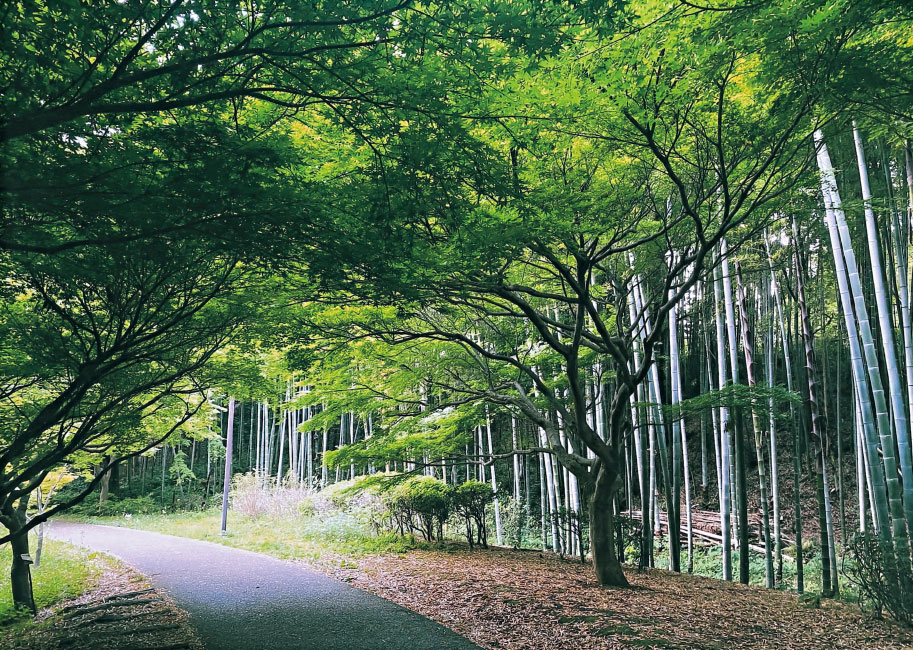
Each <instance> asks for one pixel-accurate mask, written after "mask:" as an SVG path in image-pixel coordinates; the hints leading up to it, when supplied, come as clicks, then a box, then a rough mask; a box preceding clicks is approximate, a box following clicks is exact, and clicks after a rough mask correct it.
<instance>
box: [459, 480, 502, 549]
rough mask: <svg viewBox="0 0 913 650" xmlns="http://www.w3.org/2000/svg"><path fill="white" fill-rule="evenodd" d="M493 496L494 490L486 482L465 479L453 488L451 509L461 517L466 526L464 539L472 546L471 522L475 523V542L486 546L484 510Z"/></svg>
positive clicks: (486, 527) (486, 531) (486, 529)
mask: <svg viewBox="0 0 913 650" xmlns="http://www.w3.org/2000/svg"><path fill="white" fill-rule="evenodd" d="M494 498H495V493H494V490H492V489H491V486H490V485H489V484H488V483H482V482H480V481H466V482H465V483H463V484H462V485H458V486H457V487H455V488H453V509H454V510H455V511H456V512H457V513H458V514H459V515H460V516H461V517H462V518H463V523H464V524H465V526H466V541H467V542H469V548H470V549H471V548H472V547H473V524H475V533H476V534H475V542H476V543H477V544H478V545H479V546H481V547H482V548H488V524H487V522H486V519H485V510H486V508H487V507H488V504H489V503H491V502H492V501H493V500H494Z"/></svg>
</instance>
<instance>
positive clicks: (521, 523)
mask: <svg viewBox="0 0 913 650" xmlns="http://www.w3.org/2000/svg"><path fill="white" fill-rule="evenodd" d="M501 519H502V521H501V526H502V527H503V531H504V538H505V539H507V541H508V542H510V544H511V545H512V546H513V547H514V548H515V549H518V548H522V547H523V546H525V545H527V544H528V542H529V537H530V532H531V531H532V530H533V528H534V522H533V520H532V517H531V516H530V512H529V505H527V504H526V503H524V502H523V500H522V499H521V500H520V501H515V500H514V499H513V498H510V497H508V498H506V499H504V500H503V501H501Z"/></svg>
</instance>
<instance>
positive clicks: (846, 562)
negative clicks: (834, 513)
mask: <svg viewBox="0 0 913 650" xmlns="http://www.w3.org/2000/svg"><path fill="white" fill-rule="evenodd" d="M842 571H843V574H844V575H845V576H846V577H847V578H849V579H850V580H851V581H852V582H853V583H855V584H856V586H857V587H858V588H859V594H860V599H861V600H862V602H863V603H864V604H867V605H869V606H870V607H871V608H872V611H873V612H874V613H875V614H876V615H878V616H880V615H881V612H882V611H883V610H885V609H886V610H888V612H890V614H891V616H893V617H894V618H895V619H896V620H898V621H900V622H901V623H903V624H905V625H911V624H913V583H911V576H910V575H909V567H908V568H907V575H906V576H903V575H898V573H897V571H896V570H894V571H890V570H889V567H888V566H887V564H886V563H885V553H884V551H883V550H882V547H881V542H880V540H879V539H878V536H877V535H874V534H872V533H857V534H855V535H853V536H852V537H851V538H850V539H849V540H848V542H847V545H846V554H845V555H844V557H843V565H842Z"/></svg>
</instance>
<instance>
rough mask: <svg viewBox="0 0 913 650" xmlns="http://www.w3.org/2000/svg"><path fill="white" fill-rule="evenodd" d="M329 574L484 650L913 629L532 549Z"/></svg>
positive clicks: (907, 640)
mask: <svg viewBox="0 0 913 650" xmlns="http://www.w3.org/2000/svg"><path fill="white" fill-rule="evenodd" d="M320 564H322V565H323V567H324V570H327V571H328V572H330V573H331V574H332V575H335V576H336V577H339V578H341V579H343V580H346V581H348V582H350V584H352V585H354V586H356V587H359V588H361V589H364V590H366V591H370V592H372V593H375V594H378V595H380V596H383V597H385V598H389V599H390V600H392V601H394V602H396V603H399V604H400V605H403V606H405V607H408V608H410V609H413V610H415V611H417V612H419V613H420V614H423V615H425V616H427V617H429V618H431V619H434V620H436V621H438V622H440V623H442V624H444V625H446V626H447V627H449V628H451V629H452V630H454V631H456V632H458V633H459V634H461V635H463V636H465V637H467V638H469V639H471V640H472V641H474V642H475V643H477V644H478V645H480V646H482V647H483V648H492V649H495V648H497V649H511V650H521V649H529V650H532V649H534V648H537V649H538V648H546V647H548V648H568V649H570V648H624V649H630V648H636V647H639V648H703V649H707V650H711V649H723V648H726V649H729V648H752V649H756V648H758V649H759V648H771V649H773V648H777V649H779V648H785V647H788V648H795V649H801V648H810V649H811V648H815V649H817V648H847V649H850V648H852V649H858V648H869V649H872V650H874V649H876V648H911V647H913V631H911V630H908V629H905V628H903V627H902V626H900V625H898V624H896V623H894V622H891V621H884V620H874V619H871V618H870V617H867V616H866V615H863V614H862V613H860V612H859V611H858V609H856V608H855V607H853V606H851V605H847V604H844V603H838V602H834V601H822V602H821V603H820V606H817V607H816V606H815V604H814V603H813V604H812V605H805V604H802V603H800V602H799V598H798V596H796V595H795V594H791V593H788V592H783V591H776V590H768V589H761V588H758V587H746V586H743V585H740V584H735V583H731V582H723V581H720V580H714V579H711V578H702V577H698V576H690V575H682V574H676V573H672V572H670V571H663V570H659V569H651V570H648V571H645V572H638V571H637V570H635V569H628V570H627V572H626V573H627V576H628V579H629V581H630V582H631V588H630V589H605V588H602V587H599V586H598V585H597V584H596V581H595V578H594V576H593V569H592V566H591V565H589V564H586V565H581V564H580V562H579V561H572V560H569V559H566V560H562V559H560V558H558V557H556V556H554V555H550V554H544V553H539V552H536V551H515V550H511V549H500V548H498V549H490V550H488V551H478V550H476V551H473V552H470V551H468V550H457V551H454V550H450V551H443V550H442V551H428V550H415V551H411V552H409V553H405V554H383V555H368V556H362V557H354V558H351V557H350V558H344V561H341V562H336V563H335V565H336V567H337V568H330V567H331V566H332V564H333V563H332V562H330V561H329V558H325V559H324V561H322V562H321V563H320Z"/></svg>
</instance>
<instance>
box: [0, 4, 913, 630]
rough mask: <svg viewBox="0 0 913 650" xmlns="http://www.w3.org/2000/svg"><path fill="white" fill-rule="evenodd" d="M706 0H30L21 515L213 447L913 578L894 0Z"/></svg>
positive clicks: (606, 540) (19, 79)
mask: <svg viewBox="0 0 913 650" xmlns="http://www.w3.org/2000/svg"><path fill="white" fill-rule="evenodd" d="M77 4H78V3H77ZM288 4H291V5H294V6H287V5H288ZM712 5H713V6H703V5H701V4H700V3H690V2H684V1H678V0H670V1H669V2H657V1H654V0H632V1H630V2H618V1H614V2H610V1H602V2H593V3H560V2H552V1H551V0H548V1H546V0H523V1H519V2H514V1H511V2H497V3H475V2H461V3H437V4H435V3H413V2H409V1H404V2H385V1H383V0H377V1H376V2H373V1H372V2H366V3H351V2H337V1H335V0H327V1H325V2H323V1H321V2H313V3H283V2H278V1H276V0H263V2H254V3H250V2H237V3H232V2H229V3H221V2H220V3H212V2H208V1H206V0H195V1H194V2H190V1H188V2H180V1H178V2H172V3H165V2H151V3H142V4H137V3H130V2H127V3H121V2H112V3H105V4H104V6H103V7H101V8H99V9H98V10H97V11H92V10H91V9H90V8H87V6H83V5H80V6H79V10H78V11H77V10H76V9H75V8H74V9H73V11H72V12H68V11H65V10H60V9H57V8H54V7H49V6H44V5H43V4H41V3H28V2H24V3H13V5H11V6H10V8H9V9H8V10H4V11H5V14H4V15H3V18H4V21H8V22H9V23H10V26H11V28H13V29H11V30H10V33H15V34H16V36H15V37H13V42H11V43H10V44H9V45H10V47H8V48H3V49H4V51H6V52H7V53H6V54H4V55H3V57H4V58H3V59H2V60H3V64H4V67H3V76H2V79H3V80H5V81H4V83H5V86H4V88H5V90H4V93H3V95H4V98H3V109H4V110H3V113H4V115H3V116H2V118H3V121H2V124H0V135H2V156H3V157H2V160H0V163H2V165H3V168H4V170H5V173H4V177H3V183H2V186H0V190H2V199H3V200H2V201H0V203H2V206H3V213H2V216H3V224H2V228H0V265H2V268H3V273H2V274H0V277H3V278H4V280H3V281H2V285H0V296H2V297H3V299H4V300H3V302H4V307H3V311H2V312H0V371H2V373H3V374H2V377H0V400H2V402H0V424H2V427H0V473H2V476H0V523H3V525H4V526H5V527H6V529H7V531H8V533H7V534H5V535H4V536H2V537H0V541H2V542H4V543H5V542H6V541H13V542H14V544H15V545H16V546H17V548H16V554H17V557H18V556H20V555H22V554H27V551H28V537H27V532H28V531H29V530H30V529H32V528H34V527H35V526H38V525H39V524H41V523H42V522H44V521H46V520H47V519H48V518H49V517H51V516H53V515H54V514H56V513H58V512H61V511H64V510H66V509H67V508H69V507H71V506H73V505H75V504H77V503H78V502H79V501H80V500H82V499H84V498H85V497H86V496H87V495H88V494H89V493H90V492H91V491H92V490H93V489H95V488H96V487H98V486H99V485H101V486H102V488H103V489H107V488H106V487H105V486H106V485H107V484H108V483H109V482H110V479H111V476H112V474H111V472H112V471H113V468H115V467H117V466H118V464H123V465H124V466H125V467H127V470H126V471H124V472H121V475H122V476H125V477H126V478H127V480H128V481H132V480H133V478H135V476H136V475H137V474H138V475H139V476H140V481H141V482H143V481H145V477H146V469H147V466H148V465H149V463H151V462H153V459H155V460H154V462H157V463H159V464H158V465H157V466H156V467H155V471H156V473H160V474H161V477H162V478H161V482H160V485H161V489H162V492H161V499H162V503H161V504H160V505H163V506H165V505H166V503H165V501H166V499H165V483H166V477H167V476H171V477H172V478H173V479H174V480H175V481H176V482H177V485H178V486H179V487H180V489H181V493H183V487H182V486H183V483H182V482H181V481H184V480H185V479H186V480H192V479H193V478H194V477H195V476H197V475H199V474H198V473H199V472H200V470H199V469H198V466H199V465H201V464H202V463H203V461H202V459H203V457H204V452H205V459H206V463H205V467H206V470H205V475H206V479H205V484H206V487H205V491H204V497H203V500H204V503H205V502H206V499H208V498H209V497H210V496H211V495H214V494H216V493H217V490H218V487H217V485H218V473H219V471H220V464H221V461H226V462H225V469H224V470H222V471H223V472H224V474H226V475H227V478H228V479H230V478H231V474H232V471H234V472H236V473H238V472H249V473H252V474H253V475H254V477H255V478H256V480H257V481H258V482H259V483H260V484H261V485H263V486H269V485H272V486H286V487H293V488H295V489H298V488H301V489H319V488H325V487H327V486H329V485H331V484H334V483H341V482H343V481H348V480H354V479H356V478H360V477H367V479H366V480H367V482H366V483H365V485H368V484H371V485H374V484H380V485H390V484H393V483H396V482H397V481H401V480H402V479H404V478H408V477H410V476H412V475H424V476H427V477H435V478H437V479H438V480H440V481H444V482H446V483H447V484H449V485H452V486H455V485H457V484H461V483H464V482H466V481H469V480H474V481H479V482H482V483H485V484H487V485H490V486H491V488H492V490H493V492H494V502H493V508H492V510H493V513H492V514H493V530H494V533H495V538H496V540H497V542H498V543H499V544H501V543H513V544H517V545H520V544H527V545H529V544H534V545H537V546H539V547H541V548H543V549H550V550H553V551H555V552H559V553H562V554H568V555H573V556H580V557H586V556H587V555H588V554H589V556H590V557H591V558H592V562H593V566H594V571H595V575H596V578H597V580H598V582H599V583H600V584H602V585H606V586H625V585H627V579H626V577H625V570H626V569H625V568H624V566H623V565H625V564H628V563H635V564H638V565H640V566H642V567H643V566H654V565H657V564H660V565H662V566H667V567H668V568H670V569H672V570H674V571H683V570H684V571H693V570H697V568H696V565H697V564H698V562H703V560H702V559H701V558H702V557H704V555H705V554H706V549H713V553H714V554H712V555H711V556H712V557H714V558H716V557H717V555H715V554H716V553H718V558H719V559H718V563H717V565H716V566H715V567H714V571H715V572H717V573H718V574H719V576H720V577H722V578H723V579H725V580H734V579H738V580H740V581H742V582H745V583H747V582H749V579H750V577H751V575H750V574H751V572H752V570H753V569H752V566H753V565H752V561H753V560H754V561H755V563H756V564H755V565H757V560H758V559H760V560H761V561H762V563H763V580H764V582H765V584H766V585H767V586H768V587H777V586H786V587H792V586H795V587H796V588H797V589H798V590H799V591H800V592H801V591H803V590H804V589H805V588H806V587H807V586H810V583H809V581H808V580H806V577H811V575H812V574H814V576H815V581H816V582H817V581H818V580H819V578H818V576H819V575H820V591H821V593H822V594H823V595H825V596H830V595H833V594H835V593H837V592H838V591H839V590H840V587H841V583H842V582H843V581H844V580H846V579H847V578H848V576H850V578H849V579H850V580H853V579H854V578H852V577H851V576H854V575H855V576H856V578H858V577H859V573H858V572H857V573H853V569H850V570H847V569H846V566H847V565H846V562H847V558H850V560H851V564H852V563H853V562H855V563H856V564H857V565H858V564H859V562H860V561H862V562H863V563H865V562H868V563H870V564H872V566H875V567H876V569H877V570H876V571H875V573H877V574H878V575H883V576H884V578H883V580H881V579H879V585H880V586H878V585H874V586H872V585H870V586H869V587H870V591H871V590H873V589H874V590H876V591H877V590H878V589H881V590H882V591H885V590H887V592H888V593H890V594H899V598H900V599H901V600H904V601H905V602H908V603H909V602H913V551H911V544H910V536H911V527H913V427H911V418H913V316H911V305H910V302H911V291H913V287H911V283H913V279H911V276H910V267H911V264H910V259H909V257H910V255H909V251H910V243H911V242H910V238H911V232H913V161H911V149H910V147H911V145H910V139H911V138H913V102H911V95H910V88H913V79H911V78H910V70H913V56H911V53H913V42H911V39H910V29H909V28H910V23H911V20H913V16H911V14H910V7H909V6H908V3H906V2H902V1H901V0H882V1H879V2H871V1H867V0H797V1H787V0H783V1H782V2H772V3H752V4H745V3H737V2H715V3H712ZM111 25H115V26H117V27H116V29H115V28H112V27H111ZM74 34H75V36H74ZM73 52H75V53H76V54H73V55H72V56H71V54H70V53H73ZM200 440H206V441H207V442H206V443H205V448H204V449H203V451H200V450H199V449H198V445H199V441H200ZM188 444H189V445H190V449H189V464H188V457H187V456H188V454H187V453H186V452H185V451H184V448H185V447H186V446H187V445H188ZM226 455H227V459H226V458H225V456H226ZM217 461H218V462H217ZM61 465H66V466H68V467H71V468H75V469H77V470H83V469H85V468H86V467H89V466H93V467H95V468H96V471H95V473H94V475H93V476H92V477H91V478H90V479H88V480H86V481H85V482H84V483H83V484H81V485H82V487H81V488H80V489H81V491H80V492H79V493H78V494H77V493H73V494H71V497H72V498H68V499H66V500H60V501H58V502H57V503H55V504H53V505H51V506H50V507H49V508H47V509H45V508H43V507H42V508H41V512H38V513H34V512H31V511H30V510H29V509H30V508H31V507H32V506H31V503H32V500H33V497H32V495H33V493H35V491H36V490H41V489H42V487H43V485H44V483H45V482H46V480H47V479H48V477H50V476H52V473H53V472H55V471H57V470H58V469H59V468H60V467H61ZM169 465H170V468H171V469H170V470H169V469H168V468H169ZM120 481H121V479H120V478H117V479H116V480H114V489H116V488H117V486H118V484H119V483H120ZM227 486H228V481H226V482H225V499H227V495H228V487H227ZM39 494H40V492H39ZM172 499H175V497H172ZM39 502H40V499H39ZM223 522H224V519H223ZM702 554H704V555H702ZM714 562H717V561H716V560H714ZM854 566H855V565H854ZM812 569H814V570H812ZM13 573H14V592H15V595H16V599H17V603H25V602H27V601H26V599H27V597H28V593H29V591H30V587H29V586H28V582H27V580H26V578H27V567H23V566H20V565H19V564H17V563H16V562H15V561H14V565H13ZM806 574H808V576H807V575H806ZM807 583H809V584H807ZM817 588H818V585H817V584H816V589H817ZM872 593H874V592H872ZM879 593H881V592H879ZM870 595H871V594H870ZM892 611H893V610H892ZM906 611H908V612H913V606H911V607H909V608H908V609H907V610H906ZM895 615H897V613H896V612H895ZM903 616H905V615H903V614H902V615H901V617H903Z"/></svg>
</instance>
